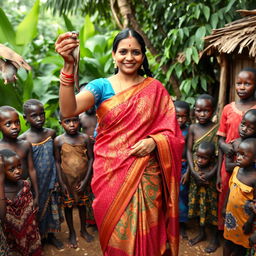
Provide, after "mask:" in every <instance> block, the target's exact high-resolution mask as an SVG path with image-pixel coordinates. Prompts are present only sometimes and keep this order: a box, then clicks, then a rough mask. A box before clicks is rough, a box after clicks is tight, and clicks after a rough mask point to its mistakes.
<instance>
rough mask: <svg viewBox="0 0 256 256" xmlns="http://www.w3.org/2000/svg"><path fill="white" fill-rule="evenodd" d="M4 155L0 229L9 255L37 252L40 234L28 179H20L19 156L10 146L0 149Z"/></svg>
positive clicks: (38, 255) (39, 252)
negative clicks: (3, 207)
mask: <svg viewBox="0 0 256 256" xmlns="http://www.w3.org/2000/svg"><path fill="white" fill-rule="evenodd" d="M0 154H1V155H2V156H3V159H4V171H5V182H4V190H5V197H6V198H5V200H6V218H5V220H4V223H3V228H4V233H5V235H6V239H7V243H8V245H9V248H10V253H9V255H19V256H41V255H42V248H41V238H40V234H39V228H38V226H37V221H36V212H37V209H35V208H34V204H33V195H32V192H31V184H30V181H29V180H28V179H27V180H22V178H21V177H22V171H23V169H22V167H21V159H20V157H19V156H18V155H17V153H16V152H14V151H11V150H10V149H3V150H0Z"/></svg>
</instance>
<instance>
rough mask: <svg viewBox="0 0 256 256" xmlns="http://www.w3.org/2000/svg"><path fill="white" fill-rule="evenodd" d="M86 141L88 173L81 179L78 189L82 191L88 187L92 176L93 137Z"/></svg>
mask: <svg viewBox="0 0 256 256" xmlns="http://www.w3.org/2000/svg"><path fill="white" fill-rule="evenodd" d="M85 143H86V148H87V157H88V169H87V172H86V175H85V177H84V179H83V180H82V181H81V183H80V184H79V185H78V187H77V189H76V191H77V192H82V191H84V189H85V188H86V185H87V183H88V181H89V179H90V177H91V176H92V164H93V159H94V156H93V144H92V143H91V139H90V138H89V137H88V138H87V139H86V141H85Z"/></svg>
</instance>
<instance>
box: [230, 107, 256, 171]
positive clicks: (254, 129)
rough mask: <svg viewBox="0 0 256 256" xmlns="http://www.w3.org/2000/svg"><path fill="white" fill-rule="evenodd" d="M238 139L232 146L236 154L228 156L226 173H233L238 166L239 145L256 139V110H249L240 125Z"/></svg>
mask: <svg viewBox="0 0 256 256" xmlns="http://www.w3.org/2000/svg"><path fill="white" fill-rule="evenodd" d="M239 135H240V137H239V138H238V139H235V140H234V141H232V142H231V143H230V144H231V145H232V148H233V151H234V154H233V155H229V156H226V171H227V172H229V173H232V171H233V169H234V168H235V167H236V166H237V163H236V152H237V149H238V146H239V144H240V143H241V142H242V141H243V140H244V139H246V138H255V137H256V109H250V110H248V111H247V112H246V113H245V114H244V116H243V119H242V121H241V123H240V125H239Z"/></svg>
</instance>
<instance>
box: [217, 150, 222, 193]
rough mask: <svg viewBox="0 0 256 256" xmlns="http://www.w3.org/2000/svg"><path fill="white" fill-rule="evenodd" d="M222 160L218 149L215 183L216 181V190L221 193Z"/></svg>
mask: <svg viewBox="0 0 256 256" xmlns="http://www.w3.org/2000/svg"><path fill="white" fill-rule="evenodd" d="M222 160H223V152H222V150H221V149H220V148H219V150H218V169H217V181H216V189H217V190H218V191H219V192H222V184H221V166H222Z"/></svg>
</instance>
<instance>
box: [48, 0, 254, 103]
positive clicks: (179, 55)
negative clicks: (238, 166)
mask: <svg viewBox="0 0 256 256" xmlns="http://www.w3.org/2000/svg"><path fill="white" fill-rule="evenodd" d="M71 2H73V1H71V0H58V1H56V0H48V1H47V3H48V6H49V7H50V8H52V9H53V10H54V11H55V12H59V13H60V14H62V13H69V12H72V13H76V12H80V11H81V8H79V6H83V8H82V11H86V12H87V13H90V10H91V9H90V8H91V7H92V10H94V11H95V10H97V11H98V13H102V16H100V18H101V20H102V19H105V20H106V21H109V20H110V18H111V17H112V18H113V20H114V21H115V22H116V24H117V26H118V27H119V28H123V27H126V26H130V27H132V28H134V29H136V30H137V31H139V32H140V33H141V34H142V35H143V36H144V39H145V41H146V43H147V46H148V49H149V50H150V52H151V56H152V58H151V61H150V62H151V67H153V69H154V73H155V76H156V78H158V79H160V80H161V81H162V82H163V83H164V84H165V85H166V87H167V88H168V90H169V91H170V93H171V94H175V95H176V96H177V97H178V98H182V99H185V100H187V101H188V102H190V103H193V101H194V98H195V96H196V95H197V94H198V93H201V92H205V91H208V92H211V93H213V94H216V93H217V88H218V79H217V77H218V76H217V75H216V74H217V70H218V69H217V68H216V65H217V64H216V63H215V61H214V60H213V59H202V60H200V51H201V50H202V49H203V47H204V42H203V37H204V36H206V35H208V34H210V33H211V31H212V29H215V28H218V27H222V26H224V24H226V23H228V22H230V21H232V20H234V19H236V18H238V15H237V13H236V12H235V10H236V9H246V8H248V9H249V8H255V3H254V1H253V0H246V1H245V0H203V1H190V0H184V1H179V0H172V1H166V0H159V1H154V0H143V1H137V0H130V1H128V0H97V1H89V0H76V1H75V2H76V4H75V5H72V6H71V5H70V3H71ZM64 3H65V4H64ZM102 5H105V6H107V5H108V6H110V8H109V10H108V11H109V12H108V13H106V9H104V11H103V9H102ZM96 22H97V20H96ZM98 22H99V21H98ZM209 85H210V86H209Z"/></svg>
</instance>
